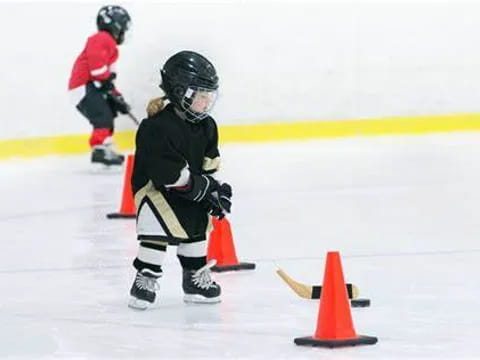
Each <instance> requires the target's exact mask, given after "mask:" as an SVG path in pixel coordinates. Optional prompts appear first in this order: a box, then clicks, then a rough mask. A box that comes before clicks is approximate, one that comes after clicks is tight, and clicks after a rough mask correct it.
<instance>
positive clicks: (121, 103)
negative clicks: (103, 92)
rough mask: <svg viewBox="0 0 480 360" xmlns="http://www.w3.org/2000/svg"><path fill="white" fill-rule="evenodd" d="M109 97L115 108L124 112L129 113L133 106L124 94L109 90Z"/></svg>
mask: <svg viewBox="0 0 480 360" xmlns="http://www.w3.org/2000/svg"><path fill="white" fill-rule="evenodd" d="M108 97H109V99H110V104H111V106H112V108H113V110H115V111H118V112H119V113H122V114H128V113H129V112H130V109H131V107H130V105H128V104H127V102H126V101H125V99H124V98H123V96H122V95H120V94H115V93H113V92H109V93H108Z"/></svg>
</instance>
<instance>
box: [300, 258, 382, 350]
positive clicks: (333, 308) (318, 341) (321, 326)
mask: <svg viewBox="0 0 480 360" xmlns="http://www.w3.org/2000/svg"><path fill="white" fill-rule="evenodd" d="M377 341H378V339H377V338H376V337H373V336H364V335H357V334H356V333H355V329H354V328H353V321H352V314H351V313H350V305H349V303H348V295H347V289H346V287H345V280H344V278H343V271H342V263H341V261H340V254H339V253H338V251H334V252H328V253H327V263H326V264H325V275H324V278H323V287H322V296H321V297H320V308H319V311H318V319H317V330H316V331H315V335H313V336H307V337H301V338H296V339H294V342H295V344H297V345H309V346H323V347H329V348H334V347H340V346H350V345H361V344H368V345H372V344H375V343H376V342H377Z"/></svg>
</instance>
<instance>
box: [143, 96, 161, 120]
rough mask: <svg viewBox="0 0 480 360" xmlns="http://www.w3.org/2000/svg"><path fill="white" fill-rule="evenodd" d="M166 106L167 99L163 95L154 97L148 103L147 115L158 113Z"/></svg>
mask: <svg viewBox="0 0 480 360" xmlns="http://www.w3.org/2000/svg"><path fill="white" fill-rule="evenodd" d="M164 107H165V101H164V98H163V97H156V98H153V99H152V100H150V101H149V102H148V105H147V115H148V116H149V117H151V116H154V115H156V114H158V113H159V112H160V111H162V110H163V108H164Z"/></svg>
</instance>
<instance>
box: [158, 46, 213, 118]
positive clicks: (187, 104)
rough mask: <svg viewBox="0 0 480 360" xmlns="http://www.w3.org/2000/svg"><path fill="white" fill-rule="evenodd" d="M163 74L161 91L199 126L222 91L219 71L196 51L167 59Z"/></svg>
mask: <svg viewBox="0 0 480 360" xmlns="http://www.w3.org/2000/svg"><path fill="white" fill-rule="evenodd" d="M160 74H161V77H162V83H161V84H160V88H161V89H162V90H163V91H164V92H165V95H166V97H167V98H168V100H169V101H170V102H171V103H173V105H174V106H175V107H176V108H177V110H179V111H180V112H182V113H183V114H184V115H185V119H186V120H188V121H191V122H193V123H198V122H200V121H201V120H203V119H204V118H206V117H207V116H208V113H209V112H210V110H211V109H212V107H213V105H214V104H215V100H216V95H217V89H218V76H217V71H216V70H215V67H214V66H213V65H212V63H211V62H210V61H208V60H207V59H206V58H205V57H204V56H202V55H200V54H198V53H196V52H193V51H181V52H179V53H176V54H175V55H173V56H172V57H170V58H169V59H168V60H167V62H166V63H165V65H164V66H163V68H162V69H161V71H160Z"/></svg>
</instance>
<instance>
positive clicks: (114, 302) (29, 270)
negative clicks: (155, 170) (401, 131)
mask: <svg viewBox="0 0 480 360" xmlns="http://www.w3.org/2000/svg"><path fill="white" fill-rule="evenodd" d="M479 140H480V135H479V134H478V133H470V134H447V135H431V136H421V137H376V138H350V139H339V140H326V141H311V142H303V143H302V142H291V143H276V144H258V145H229V146H224V147H223V149H222V150H223V151H222V155H223V161H224V170H223V173H222V176H221V178H222V179H223V180H225V181H228V182H231V184H232V185H233V187H234V202H233V204H234V205H233V211H234V212H233V214H232V215H231V217H230V221H231V223H232V228H233V233H234V238H235V244H236V248H237V254H238V256H239V257H240V259H241V260H244V261H253V262H255V263H256V264H257V269H256V270H255V271H244V272H235V273H224V274H218V275H216V279H217V280H218V282H219V283H220V284H221V285H222V287H223V294H224V295H223V302H222V303H220V304H217V305H186V304H184V303H183V301H182V292H181V271H180V267H179V264H178V262H177V260H176V258H175V251H174V250H175V249H170V252H169V254H168V256H167V260H166V265H165V267H164V272H165V276H164V278H163V279H162V280H161V291H160V304H159V307H158V308H156V309H153V310H151V311H148V312H139V311H134V310H132V309H130V308H128V307H127V301H128V291H129V288H130V285H131V281H132V280H133V276H134V269H133V268H132V267H131V261H132V260H133V258H134V256H135V254H136V246H137V243H136V240H135V221H134V220H107V219H106V218H105V214H106V213H108V212H112V211H116V210H118V208H119V205H120V196H121V190H122V181H123V171H117V172H115V171H109V172H101V173H92V172H91V169H90V164H89V163H88V156H73V157H47V158H38V159H34V160H22V159H16V160H10V161H3V162H1V164H0V166H1V176H0V202H1V204H2V206H0V229H1V232H0V234H1V241H2V245H1V248H0V249H1V250H0V294H1V301H0V314H1V321H0V332H1V333H0V358H32V359H39V358H79V359H90V358H98V359H107V358H124V359H132V358H138V359H142V358H145V359H146V358H156V359H171V358H197V359H199V358H205V359H213V358H218V359H225V358H252V359H287V358H288V359H290V358H302V359H303V358H312V359H318V358H323V359H360V358H365V359H367V358H368V359H372V358H375V359H394V358H408V359H412V358H424V357H429V358H436V359H437V358H455V359H457V358H480V349H479V346H478V345H477V344H478V332H479V330H480V312H479V305H480V298H479V297H480V280H479V269H480V265H479V261H480V243H479V240H480V226H479V225H480V220H479V213H480V211H479V203H480V190H479V189H480V187H479V184H480V161H479V159H480V141H479ZM328 250H339V251H340V253H341V255H342V261H343V267H344V274H345V277H346V279H347V280H348V281H351V282H354V283H355V284H357V285H358V286H359V288H360V292H361V296H362V297H367V298H370V299H371V300H372V306H371V307H370V308H362V309H353V310H352V314H353V319H354V323H355V328H356V331H357V333H358V334H364V335H372V336H377V337H378V339H379V342H378V344H376V345H374V346H362V347H353V348H343V349H335V350H330V349H321V348H304V347H298V346H295V345H294V344H293V339H294V338H295V337H300V336H309V335H313V333H314V331H315V326H316V318H317V312H318V302H317V301H312V300H303V299H300V298H299V297H297V296H296V295H294V293H293V292H292V291H291V290H290V289H288V288H287V287H286V286H285V284H284V283H282V281H281V280H280V279H279V278H278V277H277V275H276V274H275V272H274V270H275V267H276V265H280V266H281V267H282V268H283V269H284V270H285V271H287V273H289V274H290V275H291V276H292V277H294V278H295V279H297V280H299V281H302V282H304V283H310V284H313V283H315V284H317V283H320V282H321V280H322V278H323V270H324V261H325V254H326V251H328Z"/></svg>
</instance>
